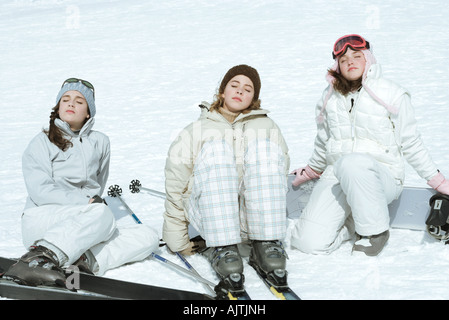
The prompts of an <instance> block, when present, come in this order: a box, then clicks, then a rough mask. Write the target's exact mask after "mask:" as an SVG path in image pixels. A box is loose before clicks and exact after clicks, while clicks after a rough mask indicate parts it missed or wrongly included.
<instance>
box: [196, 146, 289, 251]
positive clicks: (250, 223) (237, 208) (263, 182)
mask: <svg viewBox="0 0 449 320" xmlns="http://www.w3.org/2000/svg"><path fill="white" fill-rule="evenodd" d="M242 165H243V177H242V178H241V179H239V176H238V173H237V165H236V161H235V157H234V152H233V150H232V148H231V147H230V146H229V145H228V144H227V143H226V142H225V141H221V140H220V141H217V140H215V141H209V142H206V143H205V144H204V145H203V148H202V150H201V152H200V154H199V155H198V157H197V159H196V163H195V167H194V185H193V188H192V193H191V195H190V199H189V205H188V215H189V220H190V222H191V223H192V226H193V227H194V228H195V229H196V230H197V231H198V232H199V233H200V234H201V236H202V237H203V238H204V239H205V240H206V244H207V246H210V247H217V246H225V245H230V244H236V243H240V242H241V241H242V239H251V240H279V239H283V238H284V237H285V233H286V227H287V218H286V193H287V178H286V175H285V159H284V155H283V153H282V150H281V149H280V147H279V146H278V145H276V144H274V143H271V142H270V141H269V140H268V139H267V140H263V139H262V140H260V139H259V140H257V139H256V140H254V141H253V142H251V143H250V144H249V145H248V148H247V150H246V151H245V155H244V163H243V164H242Z"/></svg>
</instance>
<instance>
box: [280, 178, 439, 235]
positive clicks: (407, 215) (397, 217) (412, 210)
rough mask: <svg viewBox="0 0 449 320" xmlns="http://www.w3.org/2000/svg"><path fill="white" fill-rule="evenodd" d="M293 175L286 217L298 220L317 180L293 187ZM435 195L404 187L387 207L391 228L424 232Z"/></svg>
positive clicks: (422, 190)
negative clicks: (432, 198)
mask: <svg viewBox="0 0 449 320" xmlns="http://www.w3.org/2000/svg"><path fill="white" fill-rule="evenodd" d="M294 178H295V175H293V174H292V175H289V176H288V192H287V216H288V218H290V219H298V218H299V217H300V216H301V214H302V212H303V210H304V208H305V206H306V205H307V202H308V201H309V197H310V194H311V193H312V190H313V187H314V185H315V183H316V181H317V180H311V181H308V182H306V183H303V184H301V185H299V186H298V187H294V186H293V185H292V181H293V180H294ZM435 193H436V191H435V190H433V189H432V188H419V187H404V190H403V191H402V193H401V195H400V196H399V198H398V199H396V200H394V201H393V202H391V203H390V204H389V206H388V209H389V212H390V226H391V227H392V228H400V229H411V230H426V219H427V216H428V215H429V212H430V205H429V199H430V198H431V197H432V196H433V195H434V194H435Z"/></svg>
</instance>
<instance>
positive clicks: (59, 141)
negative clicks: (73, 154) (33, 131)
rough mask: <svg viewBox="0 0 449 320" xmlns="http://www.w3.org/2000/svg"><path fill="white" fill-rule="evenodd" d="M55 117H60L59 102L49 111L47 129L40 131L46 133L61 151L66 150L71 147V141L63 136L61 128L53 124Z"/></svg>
mask: <svg viewBox="0 0 449 320" xmlns="http://www.w3.org/2000/svg"><path fill="white" fill-rule="evenodd" d="M56 119H60V118H59V102H58V104H57V105H56V106H55V107H54V108H53V109H52V111H51V113H50V122H49V123H50V126H49V127H48V130H45V129H43V130H42V131H43V132H44V133H45V134H46V135H47V137H48V139H49V140H50V142H51V143H53V144H54V145H56V146H57V147H58V148H59V149H61V150H62V151H66V150H67V149H68V148H71V147H73V143H72V142H71V141H70V140H69V139H67V138H65V136H64V132H62V130H61V129H59V128H58V126H57V125H56V124H55V120H56Z"/></svg>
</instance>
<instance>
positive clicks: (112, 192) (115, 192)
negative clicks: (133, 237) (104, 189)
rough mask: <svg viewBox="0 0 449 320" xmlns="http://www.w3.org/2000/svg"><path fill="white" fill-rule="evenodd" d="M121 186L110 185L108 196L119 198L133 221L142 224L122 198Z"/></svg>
mask: <svg viewBox="0 0 449 320" xmlns="http://www.w3.org/2000/svg"><path fill="white" fill-rule="evenodd" d="M121 195H122V188H120V187H119V186H118V185H115V186H110V187H109V191H108V196H110V197H115V198H118V199H119V200H120V202H121V203H122V204H123V206H124V207H125V208H126V211H128V213H129V214H130V215H131V217H133V219H134V221H136V222H137V223H138V224H142V222H141V221H140V220H139V218H137V216H136V215H135V214H134V212H133V211H132V210H131V209H130V207H128V205H127V204H126V202H125V201H124V200H123V199H122V197H121Z"/></svg>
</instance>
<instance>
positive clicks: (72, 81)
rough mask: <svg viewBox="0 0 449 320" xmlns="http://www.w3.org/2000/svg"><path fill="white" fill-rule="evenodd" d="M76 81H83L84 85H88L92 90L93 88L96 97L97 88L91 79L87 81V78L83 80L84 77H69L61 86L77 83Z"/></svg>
mask: <svg viewBox="0 0 449 320" xmlns="http://www.w3.org/2000/svg"><path fill="white" fill-rule="evenodd" d="M76 82H81V83H82V84H83V85H84V86H86V87H87V88H89V89H90V90H92V92H93V95H94V98H95V88H94V86H93V85H92V83H90V82H89V81H86V80H83V79H78V78H69V79H67V80H65V81H64V82H63V83H62V86H61V88H62V87H64V85H65V84H67V83H76Z"/></svg>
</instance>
